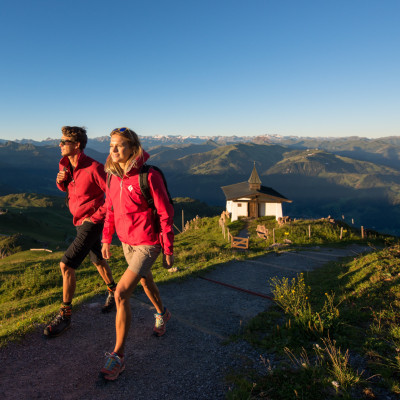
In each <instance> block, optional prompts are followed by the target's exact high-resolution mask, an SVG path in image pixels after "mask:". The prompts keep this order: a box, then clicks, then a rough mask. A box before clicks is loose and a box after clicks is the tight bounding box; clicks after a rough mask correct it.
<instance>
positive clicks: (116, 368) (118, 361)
mask: <svg viewBox="0 0 400 400" xmlns="http://www.w3.org/2000/svg"><path fill="white" fill-rule="evenodd" d="M106 357H107V360H106V363H105V365H104V367H103V368H102V369H101V371H100V374H101V375H102V376H103V378H104V379H106V380H107V381H114V380H115V379H117V378H118V376H119V374H120V373H122V372H123V371H124V369H125V362H124V357H119V356H118V354H116V353H114V352H113V353H111V354H110V353H106Z"/></svg>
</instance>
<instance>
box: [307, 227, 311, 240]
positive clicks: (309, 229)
mask: <svg viewBox="0 0 400 400" xmlns="http://www.w3.org/2000/svg"><path fill="white" fill-rule="evenodd" d="M308 238H309V239H311V225H308Z"/></svg>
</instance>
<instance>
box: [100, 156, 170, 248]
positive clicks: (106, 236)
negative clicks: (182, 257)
mask: <svg viewBox="0 0 400 400" xmlns="http://www.w3.org/2000/svg"><path fill="white" fill-rule="evenodd" d="M148 158H149V155H148V154H147V153H146V152H144V154H143V158H142V160H141V161H140V162H138V165H137V167H135V168H132V169H131V170H130V171H129V172H128V173H127V174H126V175H124V176H123V178H122V179H121V178H120V177H119V176H116V175H112V176H111V180H110V188H108V187H107V189H106V208H107V214H106V218H105V221H104V228H103V240H102V241H103V243H111V241H112V236H113V234H114V232H115V231H117V235H118V237H119V239H120V240H121V242H123V243H126V244H129V245H131V246H139V245H155V244H161V246H162V249H163V252H164V254H169V255H172V254H173V241H174V231H173V217H174V208H173V206H172V204H171V203H170V202H169V199H168V194H167V191H166V189H165V185H164V182H163V179H162V177H161V175H160V173H159V172H157V171H155V170H153V169H151V168H150V170H149V173H148V182H149V187H150V193H151V196H152V197H153V199H154V205H155V207H156V210H157V214H158V217H159V224H160V228H161V232H159V233H157V227H156V225H155V224H156V222H155V218H154V214H153V211H152V209H151V208H150V207H149V206H148V204H147V202H146V199H145V198H144V196H143V194H142V192H141V190H140V185H139V170H140V167H141V166H142V164H143V163H144V162H145V161H146V160H147V159H148Z"/></svg>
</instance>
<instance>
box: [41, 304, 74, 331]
mask: <svg viewBox="0 0 400 400" xmlns="http://www.w3.org/2000/svg"><path fill="white" fill-rule="evenodd" d="M70 326H71V308H61V309H60V312H59V313H58V314H57V315H56V316H55V317H54V318H53V320H52V321H51V322H50V323H49V325H47V326H46V328H45V329H44V332H43V333H44V334H45V335H46V336H48V337H54V336H58V335H60V334H61V333H63V332H64V331H65V330H67V329H68V328H69V327H70Z"/></svg>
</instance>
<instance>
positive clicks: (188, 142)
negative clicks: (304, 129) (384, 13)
mask: <svg viewBox="0 0 400 400" xmlns="http://www.w3.org/2000/svg"><path fill="white" fill-rule="evenodd" d="M140 138H141V141H142V144H143V147H144V148H145V149H146V150H147V151H148V152H149V153H150V154H151V158H150V162H149V163H150V164H155V165H157V166H159V167H160V168H161V169H162V170H163V171H164V173H165V175H166V177H167V181H168V187H169V189H170V192H171V194H172V196H173V197H191V198H195V199H198V200H201V201H204V202H206V203H208V204H210V205H219V206H222V205H223V204H224V202H225V198H224V195H223V192H222V190H221V189H220V188H221V186H225V185H229V184H233V183H238V182H243V181H247V179H248V178H249V176H250V173H251V170H252V168H253V165H255V166H256V168H257V171H258V173H259V175H260V178H261V181H262V184H263V185H264V186H269V187H272V188H274V189H275V190H277V191H278V192H280V193H282V194H283V195H284V196H286V197H287V198H289V199H291V200H293V203H291V204H288V205H285V207H284V213H285V215H290V216H292V217H310V218H319V217H322V216H327V215H328V214H330V215H332V216H333V217H335V218H342V217H343V216H344V218H346V219H348V220H354V221H355V224H357V225H363V226H364V227H367V228H369V229H375V230H380V231H382V232H388V233H394V234H400V229H399V227H398V224H397V221H398V217H399V216H400V215H399V210H398V208H399V207H398V206H399V204H400V138H398V137H386V138H380V139H366V138H358V137H348V138H328V139H327V138H298V137H279V136H275V135H264V136H254V137H235V136H232V137H218V136H215V137H182V136H162V137H140ZM57 143H58V141H57V140H54V139H47V140H45V141H42V142H35V141H32V140H23V141H19V142H7V141H0V170H1V175H0V195H6V194H9V193H22V192H28V193H43V194H51V195H57V194H58V195H59V194H60V193H59V192H58V191H57V188H56V187H55V183H54V181H55V176H56V174H57V170H58V161H59V159H60V151H59V148H58V146H57ZM108 147H109V138H108V137H100V138H96V139H89V141H88V145H87V149H86V153H87V154H88V155H89V156H91V157H93V158H95V159H97V160H99V161H101V162H104V161H105V159H106V157H107V152H108Z"/></svg>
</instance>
